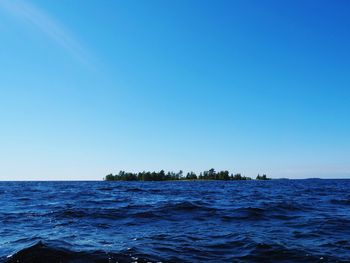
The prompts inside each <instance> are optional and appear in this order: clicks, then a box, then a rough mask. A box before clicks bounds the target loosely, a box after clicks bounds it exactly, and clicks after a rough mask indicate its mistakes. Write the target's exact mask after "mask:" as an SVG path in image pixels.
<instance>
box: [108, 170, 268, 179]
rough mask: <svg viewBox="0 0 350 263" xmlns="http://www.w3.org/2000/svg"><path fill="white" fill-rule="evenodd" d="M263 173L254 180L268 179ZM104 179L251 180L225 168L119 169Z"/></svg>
mask: <svg viewBox="0 0 350 263" xmlns="http://www.w3.org/2000/svg"><path fill="white" fill-rule="evenodd" d="M269 179H270V178H267V176H266V175H265V174H263V175H258V176H257V177H256V180H269ZM104 180H106V181H184V180H224V181H229V180H252V178H251V177H246V176H242V175H241V174H240V173H237V174H233V173H231V174H230V172H229V171H227V170H225V171H218V172H216V171H215V169H213V168H212V169H210V170H208V171H204V172H201V173H199V174H198V175H197V174H196V173H194V172H188V173H187V174H184V173H183V171H182V170H180V171H179V172H177V173H175V172H167V173H166V172H165V171H164V170H161V171H159V172H145V171H143V172H138V173H131V172H125V171H120V172H119V173H118V174H115V175H113V174H108V175H106V176H105V177H104Z"/></svg>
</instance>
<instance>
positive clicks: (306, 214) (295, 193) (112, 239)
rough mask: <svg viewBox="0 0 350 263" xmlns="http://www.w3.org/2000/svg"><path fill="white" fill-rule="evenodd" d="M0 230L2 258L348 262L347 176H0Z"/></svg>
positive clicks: (349, 216)
mask: <svg viewBox="0 0 350 263" xmlns="http://www.w3.org/2000/svg"><path fill="white" fill-rule="evenodd" d="M0 237H1V238H0V261H2V262H6V261H8V262H16V260H20V262H21V260H22V262H25V261H23V260H25V259H27V262H30V261H33V259H36V260H38V258H40V259H41V260H42V262H45V260H46V261H47V260H48V259H50V260H51V261H54V259H53V258H55V257H53V256H56V260H57V262H59V259H58V258H60V257H61V260H63V262H117V261H118V262H134V261H139V262H350V180H271V181H227V182H225V181H193V182H0ZM17 252H19V253H18V254H16V253H17ZM11 255H13V256H12V257H11ZM38 255H41V257H39V256H38ZM46 256H47V258H46V259H45V257H46Z"/></svg>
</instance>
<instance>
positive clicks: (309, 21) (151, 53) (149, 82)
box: [0, 0, 350, 180]
mask: <svg viewBox="0 0 350 263" xmlns="http://www.w3.org/2000/svg"><path fill="white" fill-rule="evenodd" d="M349 12H350V2H348V1H316V0H313V1H312V0H309V1H301V0H297V1H295V0H294V1H277V0H275V1H271V0H266V1H258V0H256V1H250V0H241V1H203V0H200V1H199V0H198V1H194V0H191V1H187V0H186V1H185V0H179V1H156V0H151V1H108V0H106V1H96V0H94V1H92V0H86V1H70V0H61V1H48V0H40V1H39V0H36V1H34V0H28V1H21V0H13V1H12V0H0V69H1V70H0V92H1V95H0V121H1V125H0V149H1V150H0V160H1V165H0V180H77V179H88V180H90V179H92V180H93V179H101V178H102V177H103V176H104V175H105V174H107V173H110V172H113V173H114V172H118V171H119V170H121V169H123V170H130V171H142V170H160V169H165V170H175V171H177V170H179V169H183V170H184V171H186V172H187V171H191V170H193V171H195V172H198V171H201V170H204V169H210V168H211V167H214V168H216V169H228V170H230V171H232V172H241V173H242V174H244V175H246V176H252V177H255V176H256V175H257V174H258V173H266V174H267V175H268V176H270V177H275V178H278V177H290V178H305V177H327V178H342V177H350V160H349V156H350V136H349V134H350V122H349V116H350V106H349V105H350V104H349V101H350V88H349V87H350V74H349V72H350V52H349V47H350V34H349V28H350V16H349V15H348V14H349Z"/></svg>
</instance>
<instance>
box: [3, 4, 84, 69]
mask: <svg viewBox="0 0 350 263" xmlns="http://www.w3.org/2000/svg"><path fill="white" fill-rule="evenodd" d="M0 8H1V9H3V10H5V11H6V12H7V13H9V14H10V15H12V16H14V17H16V18H18V19H20V20H22V21H24V22H25V23H26V24H29V25H32V26H34V27H36V28H37V29H39V30H40V31H42V32H43V33H44V34H45V35H46V36H48V37H49V38H51V39H52V40H53V41H54V42H56V43H57V44H58V45H60V46H61V47H63V48H64V49H65V50H66V51H67V52H68V53H70V55H72V56H73V57H75V58H76V59H78V60H79V61H80V62H81V63H83V64H85V65H86V66H91V65H90V62H89V59H88V54H87V52H86V50H85V48H83V46H82V45H81V44H80V43H79V41H78V40H77V39H76V38H75V37H74V36H73V35H72V34H71V33H69V31H68V30H67V29H66V28H65V27H63V26H62V25H61V24H60V23H59V22H58V21H56V20H55V19H54V18H53V17H52V16H50V15H49V14H48V13H47V12H45V11H44V10H42V9H40V8H39V7H37V6H35V5H33V4H32V3H29V2H24V1H22V0H0Z"/></svg>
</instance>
